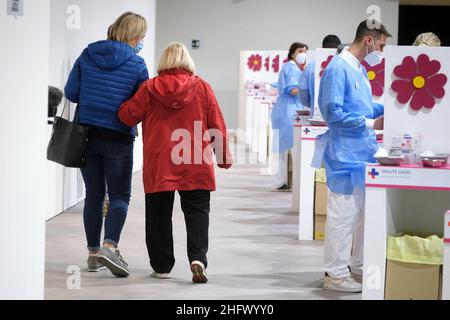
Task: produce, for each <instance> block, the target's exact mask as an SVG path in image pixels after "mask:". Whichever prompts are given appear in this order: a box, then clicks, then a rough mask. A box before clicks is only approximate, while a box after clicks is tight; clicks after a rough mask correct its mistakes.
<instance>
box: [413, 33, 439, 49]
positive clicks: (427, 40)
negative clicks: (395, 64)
mask: <svg viewBox="0 0 450 320" xmlns="http://www.w3.org/2000/svg"><path fill="white" fill-rule="evenodd" d="M421 44H424V45H427V46H429V47H440V46H441V40H440V39H439V38H438V36H437V35H435V34H434V33H433V32H426V33H421V34H419V35H418V36H417V38H416V40H415V41H414V44H413V45H414V46H420V45H421Z"/></svg>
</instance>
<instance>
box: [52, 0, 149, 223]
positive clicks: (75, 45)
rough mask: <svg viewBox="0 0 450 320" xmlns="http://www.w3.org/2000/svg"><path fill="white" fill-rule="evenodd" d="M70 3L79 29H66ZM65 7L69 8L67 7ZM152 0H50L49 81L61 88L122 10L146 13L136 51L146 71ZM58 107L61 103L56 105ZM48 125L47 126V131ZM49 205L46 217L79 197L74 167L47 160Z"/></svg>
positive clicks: (138, 163)
mask: <svg viewBox="0 0 450 320" xmlns="http://www.w3.org/2000/svg"><path fill="white" fill-rule="evenodd" d="M70 6H78V8H79V10H80V11H79V12H80V21H81V25H80V29H68V28H67V20H69V19H71V18H72V17H73V11H71V10H70ZM68 9H69V10H68ZM155 10H156V9H155V0H146V1H142V0H95V1H92V0H51V24H50V33H51V37H50V67H49V84H51V85H53V86H56V87H59V88H61V89H63V88H64V86H65V83H66V80H67V77H68V73H69V72H70V69H71V67H72V64H73V63H74V61H75V60H76V59H77V58H78V56H79V55H80V54H81V52H82V51H83V49H84V48H85V47H86V46H87V45H88V44H89V43H91V42H95V41H98V40H103V39H105V38H106V31H107V29H108V26H109V25H111V24H112V23H113V22H114V20H115V19H116V18H117V17H118V16H119V15H121V14H122V13H123V12H125V11H134V12H136V13H138V14H141V15H143V16H144V17H146V19H147V22H148V24H149V30H148V33H147V37H146V39H145V46H144V49H143V50H142V52H141V53H140V54H141V55H142V56H143V57H144V58H145V60H146V62H147V66H148V68H149V72H150V75H151V74H153V69H154V63H153V61H154V52H155ZM60 109H61V107H60ZM50 132H51V127H50V126H49V127H48V135H50ZM134 158H135V161H134V171H137V170H140V169H141V167H142V142H141V138H138V139H136V143H135V155H134ZM48 177H49V180H50V183H49V189H50V192H49V198H48V201H49V209H48V213H47V218H50V217H52V216H54V215H55V214H58V213H61V212H62V211H64V210H65V209H67V208H68V207H71V206H73V205H75V204H76V203H77V202H78V201H79V199H80V198H79V196H80V192H81V194H84V190H83V187H82V186H81V187H80V182H79V181H80V179H81V177H80V174H79V170H77V169H64V168H63V167H61V166H59V165H57V164H53V163H50V162H49V163H48Z"/></svg>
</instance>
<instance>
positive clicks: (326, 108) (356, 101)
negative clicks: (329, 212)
mask: <svg viewBox="0 0 450 320" xmlns="http://www.w3.org/2000/svg"><path fill="white" fill-rule="evenodd" d="M342 54H344V52H343V53H341V55H338V56H335V57H334V58H333V60H332V61H331V62H330V64H329V65H328V67H327V69H326V70H325V73H324V75H323V77H322V80H321V83H320V90H319V108H320V111H321V113H322V115H323V118H324V119H325V121H326V122H327V125H328V127H329V130H328V132H327V133H325V134H324V135H322V136H320V137H319V139H318V141H317V142H316V155H315V158H316V157H317V152H319V153H321V152H322V155H323V161H324V163H325V170H326V175H327V185H328V188H329V189H330V190H331V191H332V192H334V193H338V194H344V195H351V194H352V193H353V189H354V188H355V187H360V188H364V187H365V166H366V164H367V163H373V162H375V159H374V157H373V156H374V154H375V153H376V151H377V150H378V144H377V140H376V137H375V131H374V130H372V129H367V126H366V119H376V118H378V117H379V116H381V115H383V114H384V107H383V106H382V105H380V104H378V103H374V102H373V101H372V90H371V87H370V82H369V79H368V77H367V72H366V71H365V69H364V67H363V66H361V65H359V64H358V65H357V66H354V65H353V66H352V64H350V63H349V62H348V60H346V59H344V58H343V57H342ZM345 54H347V57H348V54H350V53H349V52H347V53H345ZM352 57H353V56H352ZM353 59H356V58H354V57H353ZM316 160H317V159H316Z"/></svg>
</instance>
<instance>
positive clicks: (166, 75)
mask: <svg viewBox="0 0 450 320" xmlns="http://www.w3.org/2000/svg"><path fill="white" fill-rule="evenodd" d="M199 81H200V78H199V77H197V76H194V75H193V74H191V73H189V72H187V71H186V70H184V69H174V70H168V71H165V72H163V73H161V74H160V75H159V76H157V77H156V78H153V79H151V80H149V81H147V82H146V86H147V89H148V90H149V91H150V92H151V93H152V94H153V95H154V96H155V98H156V99H157V100H158V101H159V102H161V103H162V104H163V105H164V106H166V107H168V108H172V109H181V108H184V107H185V106H186V105H188V104H189V103H190V102H191V100H192V98H193V97H194V96H195V94H194V91H193V90H192V88H193V87H194V86H195V85H196V84H197V83H198V82H199Z"/></svg>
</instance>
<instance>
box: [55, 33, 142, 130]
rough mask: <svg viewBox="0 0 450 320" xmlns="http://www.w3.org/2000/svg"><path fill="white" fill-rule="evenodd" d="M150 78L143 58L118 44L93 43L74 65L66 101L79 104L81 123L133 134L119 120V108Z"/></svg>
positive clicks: (125, 46)
mask: <svg viewBox="0 0 450 320" xmlns="http://www.w3.org/2000/svg"><path fill="white" fill-rule="evenodd" d="M147 79H148V70H147V66H146V65H145V62H144V59H143V58H142V57H140V56H138V55H136V54H135V53H134V50H133V48H132V47H131V46H129V45H128V44H126V43H122V42H118V41H109V40H106V41H99V42H95V43H92V44H90V45H89V46H88V47H87V48H86V49H85V50H84V51H83V53H82V54H81V56H80V57H79V58H78V59H77V61H76V62H75V65H74V66H73V69H72V71H71V72H70V75H69V79H68V80H67V84H66V87H65V88H64V91H65V95H66V97H67V99H69V100H70V101H72V102H74V103H78V104H79V109H78V113H79V121H78V122H79V123H80V124H84V125H88V126H94V127H100V128H106V129H112V130H115V131H120V132H123V133H128V134H130V135H134V128H130V127H127V126H126V125H124V124H123V123H122V122H120V120H119V118H118V117H117V111H118V109H119V107H120V106H121V105H122V104H123V103H124V102H125V101H126V100H128V99H130V98H131V97H132V96H133V95H134V93H135V92H136V91H137V89H138V88H139V86H140V85H141V83H142V82H143V81H145V80H147Z"/></svg>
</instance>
